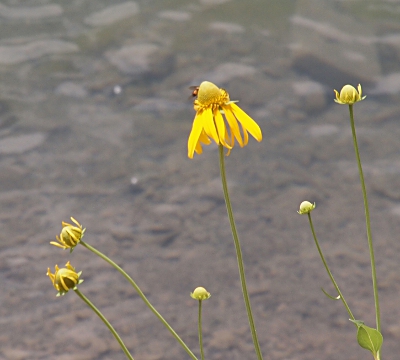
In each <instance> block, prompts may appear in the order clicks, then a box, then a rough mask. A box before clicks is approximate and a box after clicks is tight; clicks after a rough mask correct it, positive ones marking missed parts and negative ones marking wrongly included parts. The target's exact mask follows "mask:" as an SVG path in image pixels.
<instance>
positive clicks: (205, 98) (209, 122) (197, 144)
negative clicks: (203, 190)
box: [188, 81, 262, 159]
mask: <svg viewBox="0 0 400 360" xmlns="http://www.w3.org/2000/svg"><path fill="white" fill-rule="evenodd" d="M196 95H197V99H196V100H194V102H193V105H194V110H195V111H196V116H195V118H194V121H193V127H192V131H191V132H190V135H189V140H188V156H189V158H191V159H192V158H193V155H194V152H196V153H197V154H201V153H202V152H203V149H202V146H201V145H202V144H205V145H209V144H210V143H211V139H213V140H214V141H215V142H216V143H217V144H218V145H220V144H221V145H223V146H224V147H226V148H227V149H228V155H229V152H230V150H231V149H232V148H233V146H234V144H235V139H236V140H237V142H238V143H239V145H240V147H243V146H245V145H247V143H248V141H249V135H248V133H247V132H249V133H250V134H251V135H252V136H253V137H254V138H255V139H256V140H257V141H261V140H262V133H261V129H260V127H259V126H258V125H257V123H256V122H255V121H254V120H253V119H252V118H251V117H250V116H249V115H247V114H246V113H245V112H244V111H243V110H242V109H241V108H240V107H239V106H237V105H236V104H235V102H236V101H231V100H230V99H229V94H228V93H227V92H226V90H224V89H220V88H218V87H217V86H216V85H215V84H213V83H211V82H209V81H203V82H202V83H201V84H200V86H199V88H198V90H197V93H196ZM222 114H224V116H225V119H224V118H223V116H222ZM239 124H240V126H239ZM228 128H229V130H230V134H229V133H228ZM242 134H243V136H242Z"/></svg>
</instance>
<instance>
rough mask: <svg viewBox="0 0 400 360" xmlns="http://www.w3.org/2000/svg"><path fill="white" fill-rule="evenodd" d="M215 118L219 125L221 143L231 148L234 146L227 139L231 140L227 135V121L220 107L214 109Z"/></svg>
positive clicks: (216, 123) (217, 125)
mask: <svg viewBox="0 0 400 360" xmlns="http://www.w3.org/2000/svg"><path fill="white" fill-rule="evenodd" d="M214 120H215V125H216V127H217V131H218V136H219V140H220V143H221V144H222V145H223V146H225V147H226V148H228V149H231V148H232V147H231V146H230V145H229V144H228V143H227V142H226V139H228V141H229V137H227V135H228V134H227V131H226V126H225V121H224V118H223V117H222V115H221V113H220V111H219V109H215V110H214Z"/></svg>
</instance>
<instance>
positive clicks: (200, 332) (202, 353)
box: [198, 300, 204, 360]
mask: <svg viewBox="0 0 400 360" xmlns="http://www.w3.org/2000/svg"><path fill="white" fill-rule="evenodd" d="M202 303H203V302H202V300H199V320H198V331H199V346H200V356H201V360H204V348H203V331H202V329H201V308H202V306H201V305H202Z"/></svg>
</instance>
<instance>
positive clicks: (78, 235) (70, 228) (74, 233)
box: [50, 217, 86, 251]
mask: <svg viewBox="0 0 400 360" xmlns="http://www.w3.org/2000/svg"><path fill="white" fill-rule="evenodd" d="M71 220H72V221H73V222H74V224H75V225H77V226H74V225H71V224H68V223H66V222H64V221H63V222H62V223H61V225H62V227H63V228H62V230H61V233H60V236H56V238H57V240H58V243H57V242H55V241H51V242H50V244H52V245H55V246H58V247H60V248H62V249H71V251H72V250H73V248H74V247H75V246H76V245H78V243H79V241H80V240H81V239H82V237H83V235H84V233H85V230H86V229H82V225H81V224H79V222H78V221H76V220H75V219H74V218H73V217H71Z"/></svg>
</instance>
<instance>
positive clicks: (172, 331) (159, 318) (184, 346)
mask: <svg viewBox="0 0 400 360" xmlns="http://www.w3.org/2000/svg"><path fill="white" fill-rule="evenodd" d="M79 243H80V244H82V245H83V246H84V247H85V248H87V249H88V250H90V251H92V252H93V253H95V254H96V255H97V256H99V257H101V258H102V259H103V260H105V261H106V262H108V263H109V264H110V265H111V266H113V267H114V268H115V269H117V270H118V271H119V272H120V273H121V274H122V275H123V276H124V277H125V279H126V280H128V281H129V283H130V284H131V285H132V286H133V288H134V289H135V290H136V292H137V293H138V294H139V296H140V297H141V298H142V300H143V301H144V303H145V304H146V305H147V306H148V308H149V309H150V310H151V311H152V312H153V314H154V315H155V316H157V318H158V320H160V321H161V322H162V323H163V324H164V326H165V327H166V328H167V329H168V330H169V332H170V333H171V334H172V335H173V337H174V338H175V339H176V341H178V343H179V344H180V345H181V346H182V347H183V349H184V350H185V351H186V352H187V353H188V354H189V356H190V357H191V358H192V359H193V360H198V359H197V357H196V356H195V355H194V354H193V352H192V351H191V350H190V349H189V348H188V346H187V345H186V344H185V343H184V342H183V340H182V339H181V338H180V337H179V335H178V334H177V333H176V332H175V330H174V329H173V328H172V327H171V326H170V325H169V324H168V322H167V321H166V320H165V319H164V318H163V317H162V316H161V314H160V313H159V312H158V311H157V310H156V309H155V307H154V306H153V305H151V303H150V301H149V300H148V299H147V298H146V296H145V295H144V294H143V292H142V290H140V288H139V286H138V285H137V284H136V283H135V282H134V281H133V279H132V278H131V277H130V276H129V275H128V274H127V273H126V272H125V271H124V270H123V269H122V268H121V267H120V266H118V265H117V264H116V263H115V262H114V261H112V260H111V259H110V258H108V257H107V256H106V255H104V254H103V253H101V252H100V251H98V250H97V249H95V248H94V247H93V246H90V245H89V244H88V243H86V242H84V241H82V240H81V241H80V242H79Z"/></svg>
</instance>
